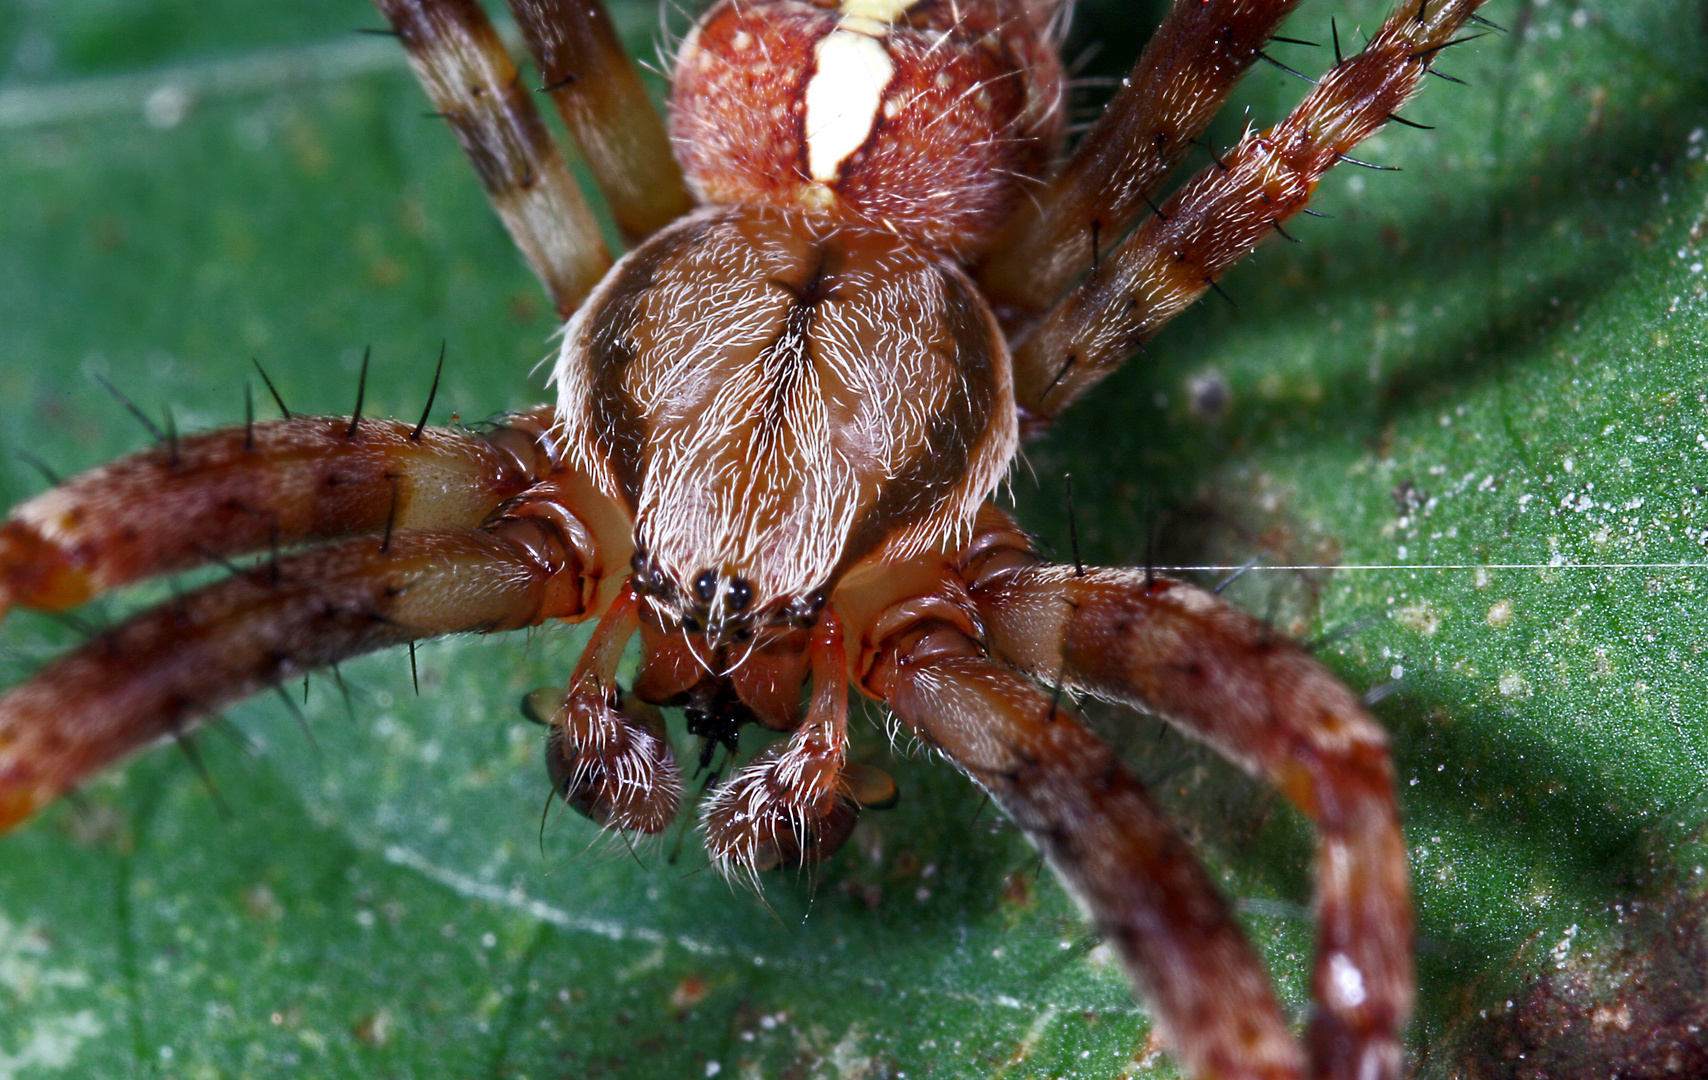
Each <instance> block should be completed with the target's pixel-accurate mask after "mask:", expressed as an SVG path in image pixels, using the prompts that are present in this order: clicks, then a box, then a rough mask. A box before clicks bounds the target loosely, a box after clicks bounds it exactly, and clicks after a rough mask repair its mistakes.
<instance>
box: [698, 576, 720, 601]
mask: <svg viewBox="0 0 1708 1080" xmlns="http://www.w3.org/2000/svg"><path fill="white" fill-rule="evenodd" d="M717 591H718V574H717V571H715V570H702V571H700V573H699V575H698V576H697V577H695V578H694V595H695V596H697V597H699V598H700V603H702V604H709V603H711V602H712V597H713V596H714V595H715V594H716V593H717Z"/></svg>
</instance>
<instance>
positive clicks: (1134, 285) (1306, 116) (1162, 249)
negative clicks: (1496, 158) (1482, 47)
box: [1014, 0, 1482, 431]
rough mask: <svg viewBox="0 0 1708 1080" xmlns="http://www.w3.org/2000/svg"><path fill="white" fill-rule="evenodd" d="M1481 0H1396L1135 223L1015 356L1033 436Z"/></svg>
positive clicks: (1324, 166) (1210, 279)
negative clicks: (1330, 63)
mask: <svg viewBox="0 0 1708 1080" xmlns="http://www.w3.org/2000/svg"><path fill="white" fill-rule="evenodd" d="M1481 5H1482V0H1405V2H1404V3H1402V4H1400V6H1399V9H1398V10H1396V11H1395V12H1394V13H1393V14H1392V15H1391V16H1389V18H1388V21H1387V22H1386V23H1384V24H1383V25H1382V28H1381V29H1380V30H1378V31H1377V32H1376V35H1375V36H1374V37H1372V38H1371V39H1370V43H1369V44H1368V45H1366V46H1365V47H1364V50H1363V51H1362V52H1360V53H1358V54H1357V55H1356V56H1348V57H1346V58H1345V59H1343V60H1340V61H1338V62H1337V63H1336V64H1335V66H1334V67H1333V68H1331V69H1330V70H1329V72H1328V73H1327V74H1326V75H1324V76H1323V77H1322V80H1321V81H1320V82H1318V83H1317V85H1316V88H1315V89H1313V90H1312V91H1311V92H1310V93H1309V94H1308V95H1306V97H1305V99H1304V101H1302V102H1300V103H1299V106H1298V107H1297V108H1295V109H1294V110H1293V112H1292V113H1291V114H1290V115H1289V116H1288V117H1287V118H1286V119H1285V120H1283V121H1282V122H1281V123H1279V124H1277V125H1276V126H1274V127H1272V128H1269V129H1268V130H1265V131H1255V132H1251V133H1249V134H1247V135H1246V136H1245V138H1243V139H1241V140H1240V141H1239V143H1238V144H1237V145H1235V146H1234V147H1233V149H1231V150H1229V151H1228V152H1227V153H1226V154H1224V155H1223V156H1222V158H1221V160H1220V161H1219V162H1218V163H1216V164H1215V165H1212V166H1210V167H1209V168H1207V169H1205V170H1204V171H1202V172H1200V173H1199V174H1198V175H1197V176H1195V177H1193V178H1192V179H1191V180H1189V181H1187V182H1186V183H1185V184H1184V185H1183V186H1182V187H1181V188H1180V189H1179V190H1178V191H1176V192H1175V193H1174V195H1173V196H1171V197H1170V198H1169V199H1168V201H1167V202H1165V203H1163V205H1162V206H1161V207H1160V208H1159V210H1158V212H1157V213H1156V214H1154V215H1153V216H1151V217H1150V218H1147V219H1146V220H1145V221H1143V222H1142V223H1140V225H1139V227H1138V228H1137V229H1135V230H1134V231H1133V234H1132V235H1131V236H1130V237H1128V238H1127V239H1126V240H1125V241H1124V242H1123V243H1122V244H1121V245H1120V246H1119V247H1117V248H1116V249H1115V250H1114V251H1113V252H1111V253H1110V254H1109V255H1108V256H1107V257H1106V258H1104V259H1103V260H1102V261H1101V262H1100V263H1099V265H1098V268H1097V271H1096V272H1095V273H1093V274H1091V275H1090V276H1088V277H1087V278H1086V279H1085V280H1084V281H1083V282H1082V283H1081V284H1080V285H1079V286H1078V287H1077V288H1076V289H1074V290H1073V292H1071V293H1069V294H1068V295H1067V297H1065V298H1064V299H1063V300H1062V302H1061V303H1060V304H1058V305H1057V306H1056V307H1055V308H1053V309H1052V310H1051V311H1050V313H1049V314H1048V315H1046V316H1045V317H1044V319H1043V321H1042V322H1041V323H1040V324H1039V325H1038V327H1037V329H1035V330H1033V331H1032V332H1031V333H1030V334H1029V335H1027V337H1026V338H1025V339H1024V340H1023V341H1021V342H1020V343H1019V345H1018V347H1017V348H1016V349H1015V350H1014V396H1015V400H1016V402H1017V403H1018V404H1019V407H1020V410H1021V413H1022V415H1023V416H1024V417H1025V426H1026V427H1027V428H1029V429H1031V430H1033V431H1036V430H1037V429H1039V428H1041V427H1042V426H1044V425H1046V424H1048V423H1049V421H1050V420H1052V419H1054V417H1055V416H1056V415H1057V414H1058V413H1060V412H1061V411H1062V409H1064V408H1066V407H1067V405H1068V403H1069V402H1071V401H1073V400H1074V399H1075V398H1077V397H1078V396H1079V395H1080V394H1082V393H1084V392H1085V391H1086V390H1087V389H1088V388H1090V387H1091V386H1092V385H1093V384H1094V383H1096V382H1098V381H1099V380H1100V379H1102V378H1103V377H1104V376H1106V375H1108V374H1109V373H1110V372H1111V371H1113V370H1115V368H1116V367H1118V366H1120V364H1121V363H1123V362H1124V361H1125V360H1126V359H1127V357H1129V356H1131V355H1132V354H1133V352H1134V351H1135V350H1136V349H1138V347H1139V346H1140V345H1142V344H1143V343H1144V342H1145V341H1146V340H1147V339H1148V338H1150V337H1151V335H1153V334H1155V333H1156V332H1157V330H1159V329H1161V328H1162V326H1163V325H1164V324H1165V323H1167V322H1168V321H1169V320H1170V319H1172V318H1174V316H1176V315H1178V314H1179V313H1180V312H1181V311H1182V310H1183V309H1185V308H1186V306H1187V305H1189V304H1191V303H1192V302H1193V301H1195V300H1197V299H1198V297H1200V296H1202V295H1203V294H1204V292H1205V290H1207V289H1209V288H1210V286H1211V285H1212V284H1213V283H1214V282H1215V280H1216V279H1217V278H1218V277H1220V276H1221V275H1222V274H1223V273H1225V272H1226V271H1227V270H1228V268H1229V267H1231V266H1233V264H1234V263H1236V262H1238V261H1239V260H1240V259H1242V258H1244V257H1245V256H1246V254H1247V253H1249V252H1250V251H1251V250H1252V249H1253V248H1255V247H1256V246H1257V245H1258V244H1259V243H1261V242H1262V241H1263V240H1265V239H1267V238H1268V237H1269V235H1270V234H1271V233H1273V232H1275V231H1276V230H1277V229H1278V228H1279V227H1280V225H1281V223H1282V222H1284V221H1286V220H1287V219H1288V218H1290V217H1292V216H1293V215H1294V214H1297V213H1298V212H1299V211H1301V210H1303V209H1304V208H1305V206H1306V205H1307V204H1308V203H1309V202H1310V199H1311V194H1312V193H1313V192H1314V191H1315V190H1316V186H1317V182H1318V181H1319V180H1321V179H1322V176H1323V174H1324V173H1326V172H1327V171H1328V170H1329V168H1330V167H1332V166H1333V165H1334V164H1335V162H1337V161H1339V160H1341V159H1342V158H1344V157H1345V155H1346V154H1347V153H1348V152H1349V151H1351V150H1352V149H1353V148H1354V147H1356V146H1357V145H1358V144H1359V143H1360V142H1362V141H1363V140H1364V139H1366V138H1368V137H1370V136H1371V135H1373V134H1375V132H1376V131H1377V130H1379V129H1380V128H1381V127H1382V126H1383V125H1384V124H1386V123H1387V122H1388V120H1389V118H1391V117H1392V116H1393V115H1394V113H1395V112H1396V111H1397V110H1399V109H1400V107H1401V106H1403V105H1404V104H1405V103H1406V101H1407V100H1408V99H1410V98H1411V96H1412V95H1413V94H1414V93H1416V92H1417V89H1418V87H1419V86H1420V85H1421V84H1422V82H1423V78H1424V76H1425V75H1426V74H1428V72H1429V67H1430V64H1432V63H1433V62H1434V61H1435V59H1436V58H1437V56H1438V55H1439V54H1440V52H1441V50H1443V49H1445V48H1447V47H1448V46H1449V45H1451V44H1453V40H1454V38H1453V35H1454V34H1456V33H1457V32H1458V31H1459V29H1460V27H1461V26H1463V25H1464V23H1465V21H1466V20H1467V19H1469V18H1470V17H1471V15H1473V14H1474V13H1475V12H1476V10H1477V8H1478V7H1480V6H1481Z"/></svg>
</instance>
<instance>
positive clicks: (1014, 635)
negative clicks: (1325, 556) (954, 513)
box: [963, 509, 1412, 1080]
mask: <svg viewBox="0 0 1708 1080" xmlns="http://www.w3.org/2000/svg"><path fill="white" fill-rule="evenodd" d="M981 534H982V535H981V538H980V540H979V541H976V542H975V544H974V546H973V547H972V548H971V549H969V550H970V551H971V552H972V555H971V558H970V560H969V561H967V562H966V563H965V564H964V569H963V573H964V574H966V576H967V579H968V583H969V585H970V587H971V594H972V599H973V602H974V604H975V606H976V608H977V610H978V613H979V615H980V617H981V619H982V621H983V624H984V627H985V631H986V635H987V637H986V644H987V645H988V646H989V648H990V650H991V652H992V654H993V655H994V656H997V657H999V658H1001V659H1002V660H1004V661H1006V662H1008V663H1011V664H1014V665H1015V666H1017V667H1019V668H1020V669H1021V670H1023V671H1026V672H1029V673H1030V674H1031V675H1033V676H1034V677H1035V678H1038V679H1048V680H1059V681H1060V682H1061V683H1063V684H1065V685H1066V686H1068V687H1069V688H1071V689H1075V690H1080V691H1084V692H1086V693H1090V694H1092V695H1094V696H1096V697H1099V698H1103V699H1105V700H1109V701H1116V702H1121V703H1123V704H1127V705H1131V706H1134V707H1137V708H1140V709H1143V710H1145V711H1147V712H1150V713H1153V714H1155V715H1157V716H1160V717H1162V718H1164V719H1165V720H1167V721H1169V722H1170V723H1171V724H1173V725H1174V726H1175V727H1177V728H1179V729H1180V730H1181V731H1183V732H1185V733H1186V734H1188V735H1191V736H1193V737H1195V738H1198V739H1201V740H1203V741H1204V742H1206V743H1208V744H1209V745H1210V746H1212V747H1213V748H1215V749H1216V750H1217V751H1218V752H1219V753H1221V754H1222V755H1223V756H1224V757H1226V758H1228V759H1229V760H1230V761H1232V762H1234V763H1235V764H1237V765H1239V766H1240V767H1241V768H1243V769H1245V770H1246V771H1247V772H1249V773H1251V774H1252V775H1254V776H1256V777H1258V778H1261V779H1265V780H1268V781H1269V782H1270V783H1272V784H1274V785H1275V786H1276V787H1277V788H1278V789H1280V791H1281V792H1282V793H1283V794H1284V795H1286V796H1287V798H1288V799H1289V800H1291V801H1292V802H1293V804H1294V805H1296V806H1297V807H1298V808H1299V809H1300V811H1302V812H1303V813H1304V814H1305V816H1306V817H1308V818H1309V819H1310V820H1311V822H1312V823H1313V824H1314V825H1315V826H1316V829H1317V836H1318V845H1317V860H1316V862H1317V869H1316V902H1315V909H1316V918H1317V956H1316V964H1315V968H1314V973H1313V977H1312V993H1313V996H1314V997H1315V998H1316V1001H1317V1003H1318V1009H1317V1012H1316V1014H1315V1015H1314V1016H1313V1017H1312V1019H1311V1024H1310V1029H1309V1032H1308V1036H1307V1044H1308V1046H1309V1050H1310V1056H1311V1066H1312V1071H1311V1074H1310V1075H1312V1076H1315V1077H1331V1076H1332V1077H1346V1078H1348V1080H1351V1078H1355V1077H1398V1076H1399V1075H1401V1072H1402V1064H1403V1053H1402V1050H1401V1047H1400V1043H1399V1032H1400V1029H1401V1028H1403V1027H1404V1025H1405V1022H1406V1019H1407V1017H1408V1016H1409V1015H1410V1013H1411V1006H1412V960H1411V949H1412V914H1411V900H1410V884H1409V878H1408V870H1407V862H1406V848H1405V838H1404V836H1403V835H1402V833H1401V832H1400V824H1399V809H1398V807H1397V805H1396V804H1395V801H1394V770H1393V764H1392V761H1391V760H1390V758H1389V755H1388V744H1387V738H1386V736H1385V735H1384V734H1383V732H1382V729H1381V727H1380V725H1378V724H1377V723H1376V721H1375V720H1373V719H1371V717H1370V716H1369V714H1368V713H1366V712H1365V711H1364V707H1363V704H1362V703H1361V702H1360V701H1359V699H1358V697H1357V695H1355V694H1353V693H1352V691H1350V690H1349V689H1347V688H1346V686H1345V685H1343V684H1342V683H1341V682H1340V681H1339V680H1338V679H1336V678H1335V677H1334V676H1333V675H1331V674H1329V672H1328V671H1327V670H1325V669H1324V668H1323V667H1322V665H1320V664H1319V663H1317V662H1316V661H1315V660H1313V659H1311V657H1310V656H1308V655H1307V654H1306V653H1305V652H1304V650H1302V649H1300V648H1298V647H1297V646H1295V645H1293V644H1292V643H1291V642H1288V641H1286V640H1285V639H1283V638H1281V637H1279V636H1278V635H1277V634H1276V633H1275V631H1274V630H1272V629H1270V628H1269V627H1268V626H1266V625H1264V624H1263V623H1261V622H1259V621H1258V620H1256V619H1254V618H1252V617H1251V616H1250V615H1247V614H1245V613H1244V612H1242V611H1240V610H1239V609H1237V608H1235V607H1233V606H1232V605H1231V604H1228V603H1227V602H1226V601H1223V600H1221V599H1219V598H1218V597H1216V596H1215V595H1214V594H1213V593H1210V592H1206V591H1205V590H1203V589H1199V588H1196V587H1194V586H1191V585H1187V584H1185V583H1183V582H1179V581H1173V580H1170V579H1167V578H1162V577H1156V576H1153V575H1151V574H1148V573H1146V572H1145V571H1142V570H1108V569H1095V568H1090V567H1087V568H1085V569H1084V570H1083V571H1081V570H1080V569H1078V568H1075V567H1073V566H1059V565H1052V564H1047V563H1044V562H1043V561H1042V560H1040V559H1039V558H1038V556H1037V555H1035V554H1034V553H1033V552H1032V549H1031V546H1030V544H1029V543H1028V542H1027V541H1026V540H1025V538H1024V537H1023V536H1022V535H1021V534H1020V533H1019V530H1018V527H1017V526H1015V525H1014V523H1013V522H1012V521H1008V520H1005V515H1002V514H1001V513H1000V512H999V511H996V510H995V509H990V510H987V511H986V513H985V516H984V519H983V520H982V521H981ZM1215 1075H1220V1074H1215Z"/></svg>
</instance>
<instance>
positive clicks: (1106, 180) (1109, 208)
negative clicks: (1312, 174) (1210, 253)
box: [977, 0, 1299, 314]
mask: <svg viewBox="0 0 1708 1080" xmlns="http://www.w3.org/2000/svg"><path fill="white" fill-rule="evenodd" d="M1298 2H1299V0H1175V3H1174V7H1173V9H1172V10H1170V12H1169V13H1168V17H1167V18H1166V19H1164V20H1163V23H1162V25H1161V26H1160V27H1158V28H1157V32H1156V35H1155V36H1154V37H1152V38H1151V40H1150V42H1149V43H1148V44H1147V45H1146V46H1145V50H1144V52H1143V53H1142V54H1141V55H1140V56H1139V59H1138V61H1137V62H1136V63H1135V64H1134V65H1133V70H1132V72H1131V73H1130V74H1129V75H1128V76H1127V77H1126V78H1125V79H1123V80H1122V82H1121V89H1120V90H1119V91H1118V92H1117V93H1116V94H1115V97H1114V98H1113V99H1112V100H1111V101H1110V102H1109V105H1108V107H1107V108H1106V109H1105V110H1104V112H1103V115H1102V116H1101V117H1099V119H1098V121H1097V124H1096V125H1095V126H1094V127H1093V128H1092V129H1091V130H1090V131H1089V132H1087V133H1086V135H1085V138H1084V139H1082V140H1081V141H1080V144H1079V147H1078V148H1077V149H1076V150H1075V151H1074V154H1073V157H1072V158H1071V159H1069V161H1068V163H1067V165H1066V166H1064V167H1063V168H1062V171H1061V172H1060V173H1058V174H1056V175H1055V176H1054V177H1052V178H1051V180H1050V182H1049V185H1048V186H1047V187H1045V188H1044V190H1043V191H1041V192H1038V193H1037V194H1036V195H1034V196H1032V197H1030V198H1028V199H1027V200H1025V201H1024V202H1022V203H1021V205H1020V207H1019V208H1018V209H1017V210H1016V212H1015V216H1014V220H1013V221H1012V222H1010V223H1009V224H1008V225H1007V226H1006V227H1005V228H1004V229H1003V231H1002V234H1001V235H1000V236H999V237H998V238H997V240H996V241H995V243H994V244H993V245H992V247H991V250H990V252H989V254H988V255H986V257H985V259H984V262H983V263H982V264H981V265H980V266H979V268H978V270H977V276H978V279H979V284H980V285H981V286H982V287H983V288H984V290H985V294H986V295H987V296H989V297H990V299H991V301H992V303H993V304H995V305H996V306H997V308H998V310H1002V309H1003V308H1005V307H1006V308H1015V309H1018V310H1019V311H1021V312H1024V313H1027V314H1035V313H1038V312H1042V311H1044V310H1045V309H1046V308H1048V307H1049V306H1050V304H1052V303H1053V302H1054V301H1055V300H1056V299H1057V298H1058V297H1060V296H1061V295H1062V293H1064V292H1065V291H1066V290H1067V287H1068V286H1069V285H1071V284H1073V282H1074V280H1075V279H1076V278H1078V277H1080V276H1081V275H1082V274H1084V273H1085V272H1086V270H1087V269H1088V268H1090V267H1091V266H1092V265H1094V264H1095V263H1096V262H1097V261H1098V254H1097V252H1096V251H1095V250H1094V245H1097V244H1099V243H1103V244H1111V245H1112V244H1113V243H1114V242H1115V241H1117V240H1119V239H1120V238H1121V237H1122V236H1124V235H1125V234H1126V232H1127V230H1128V229H1130V228H1132V225H1133V222H1134V221H1136V220H1137V219H1138V216H1139V214H1140V213H1141V212H1142V211H1143V210H1144V208H1145V206H1146V200H1148V199H1149V198H1150V197H1151V196H1152V195H1154V194H1155V192H1156V189H1157V187H1158V186H1159V185H1160V184H1161V183H1162V181H1163V178H1164V177H1165V176H1166V175H1167V173H1168V171H1169V170H1170V169H1171V168H1173V167H1174V165H1175V164H1176V163H1177V162H1178V161H1179V160H1180V158H1181V157H1182V156H1183V155H1184V154H1185V153H1186V151H1187V150H1188V149H1190V148H1191V146H1192V143H1193V140H1194V139H1195V138H1197V136H1198V135H1199V134H1200V133H1202V132H1203V130H1204V128H1205V127H1206V126H1207V125H1208V124H1209V123H1210V120H1211V119H1212V118H1213V117H1214V116H1215V115H1216V113H1217V112H1219V111H1220V110H1221V108H1222V105H1223V104H1224V103H1225V102H1226V101H1227V99H1228V94H1229V93H1230V92H1232V90H1233V88H1234V86H1235V85H1236V84H1237V83H1238V82H1239V79H1240V77H1241V76H1242V75H1244V74H1245V72H1246V69H1248V68H1249V67H1251V65H1252V62H1253V61H1255V60H1256V59H1257V56H1258V53H1259V51H1260V50H1261V49H1262V48H1263V46H1264V44H1265V43H1266V42H1267V41H1268V40H1269V38H1270V37H1271V35H1273V34H1274V33H1275V28H1276V27H1277V26H1279V25H1280V24H1281V20H1283V19H1285V18H1286V17H1287V15H1288V13H1290V12H1291V11H1292V10H1293V8H1295V7H1297V6H1298Z"/></svg>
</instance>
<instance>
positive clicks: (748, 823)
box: [702, 611, 860, 880]
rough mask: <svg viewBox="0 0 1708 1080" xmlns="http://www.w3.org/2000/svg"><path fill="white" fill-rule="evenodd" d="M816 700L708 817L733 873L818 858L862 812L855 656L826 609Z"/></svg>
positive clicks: (819, 631)
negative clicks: (850, 767) (851, 742)
mask: <svg viewBox="0 0 1708 1080" xmlns="http://www.w3.org/2000/svg"><path fill="white" fill-rule="evenodd" d="M808 653H809V655H810V657H811V659H812V681H813V689H812V703H811V704H810V705H809V706H808V708H807V715H806V719H805V721H804V722H802V724H801V726H800V727H799V728H797V729H796V730H795V733H794V734H793V735H791V736H790V737H789V739H788V741H787V742H784V743H773V744H772V745H771V746H769V747H767V748H766V749H765V750H764V751H762V752H761V753H760V754H758V755H757V756H756V757H755V758H754V759H753V760H752V761H750V762H749V763H748V764H746V765H744V766H742V767H741V769H740V770H738V771H737V772H736V774H735V775H734V776H732V777H730V778H729V780H728V781H726V782H725V783H723V784H722V785H720V786H719V787H718V789H717V791H716V792H715V793H713V795H712V797H711V798H710V799H709V800H707V802H706V808H705V811H704V813H703V814H702V820H703V823H704V827H705V830H706V850H707V852H708V853H709V854H710V855H711V857H712V863H713V865H715V866H717V867H718V869H719V870H721V871H722V872H723V873H725V874H726V875H732V874H736V873H740V874H743V875H746V876H747V877H748V878H750V879H755V880H756V875H757V874H758V873H759V871H761V870H770V869H773V868H775V867H778V866H801V865H806V864H811V863H816V862H817V861H819V859H821V858H823V857H824V856H825V855H827V854H829V853H830V852H833V851H835V850H836V849H837V848H839V847H841V846H842V844H843V842H844V841H845V840H847V839H848V834H849V833H850V832H852V831H853V829H854V823H855V821H856V820H857V819H858V817H859V815H860V806H859V803H858V802H856V801H855V796H854V793H853V791H852V790H851V788H850V785H849V784H848V783H847V782H846V781H845V780H844V779H843V775H842V774H843V767H844V762H845V761H846V759H847V754H848V662H847V659H846V656H847V654H846V652H845V651H844V649H843V641H842V624H841V621H840V620H839V619H838V618H837V616H836V613H835V611H826V612H825V613H824V615H823V617H821V618H820V620H819V623H818V625H817V626H816V627H815V628H814V629H813V635H812V644H811V645H810V646H809V647H808Z"/></svg>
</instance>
